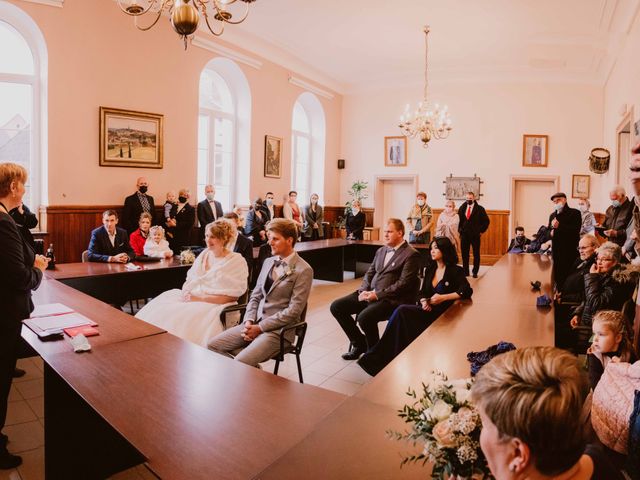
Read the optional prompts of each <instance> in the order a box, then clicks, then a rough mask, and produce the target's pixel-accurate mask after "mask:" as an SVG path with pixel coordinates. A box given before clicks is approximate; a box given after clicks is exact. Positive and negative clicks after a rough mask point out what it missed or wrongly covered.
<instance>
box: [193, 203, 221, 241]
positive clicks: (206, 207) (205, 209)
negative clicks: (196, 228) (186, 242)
mask: <svg viewBox="0 0 640 480" xmlns="http://www.w3.org/2000/svg"><path fill="white" fill-rule="evenodd" d="M213 204H214V205H215V206H216V215H215V218H214V216H213V210H212V209H211V204H210V203H209V200H207V199H206V198H205V199H204V200H202V201H201V202H200V203H198V207H197V214H198V223H200V240H204V234H205V231H204V229H205V227H206V226H207V225H209V224H210V223H211V222H213V221H214V220H215V219H216V218H222V217H223V216H224V212H223V211H222V205H221V204H220V202H219V201H217V200H214V201H213Z"/></svg>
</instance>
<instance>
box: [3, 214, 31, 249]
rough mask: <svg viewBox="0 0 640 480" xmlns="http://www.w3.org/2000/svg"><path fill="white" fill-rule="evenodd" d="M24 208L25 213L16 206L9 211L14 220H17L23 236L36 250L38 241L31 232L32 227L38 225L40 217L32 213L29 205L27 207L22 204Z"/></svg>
mask: <svg viewBox="0 0 640 480" xmlns="http://www.w3.org/2000/svg"><path fill="white" fill-rule="evenodd" d="M22 210H23V212H24V213H20V211H19V210H18V208H17V207H16V208H14V209H13V210H11V211H10V212H9V215H11V218H13V221H14V222H16V225H17V226H18V230H20V234H21V235H22V237H23V238H24V239H25V240H26V241H27V243H28V244H29V245H31V246H32V247H33V248H34V250H35V248H36V242H35V240H34V238H33V234H32V233H31V229H32V228H36V227H37V226H38V217H36V214H35V213H32V212H31V210H29V207H27V206H26V205H22Z"/></svg>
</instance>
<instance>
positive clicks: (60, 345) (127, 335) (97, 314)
mask: <svg viewBox="0 0 640 480" xmlns="http://www.w3.org/2000/svg"><path fill="white" fill-rule="evenodd" d="M33 303H34V304H35V305H44V304H47V303H62V304H64V305H66V306H68V307H70V308H72V309H73V310H75V311H76V312H78V313H81V314H82V315H84V316H85V317H88V318H90V319H91V320H93V321H94V322H96V323H97V324H98V326H97V327H96V328H97V329H98V331H99V332H100V335H97V336H93V337H89V342H90V343H91V346H92V348H94V349H96V348H100V347H101V346H103V345H108V344H110V343H115V342H123V341H126V340H131V339H134V338H140V337H146V336H150V335H157V334H159V333H163V332H164V331H165V330H162V329H160V328H158V327H156V326H154V325H151V324H150V323H147V322H143V321H142V320H138V319H137V318H134V317H132V316H131V315H127V314H126V313H124V312H123V311H121V310H118V309H116V308H114V307H112V306H110V305H107V304H106V303H103V302H101V301H100V300H96V299H95V298H93V297H90V296H89V295H85V294H84V293H82V292H79V291H77V290H75V289H73V288H71V287H68V286H66V285H64V284H62V283H60V282H58V281H56V280H51V279H47V278H43V279H42V283H41V284H40V287H39V288H38V289H37V290H35V291H34V292H33ZM22 337H23V338H24V339H25V340H26V341H27V342H28V343H29V344H30V345H31V346H32V347H33V348H34V349H35V350H36V351H37V352H38V353H39V354H40V355H41V356H42V357H43V358H44V359H45V360H48V358H49V357H50V356H51V355H53V354H56V353H62V352H69V353H73V347H72V346H71V343H70V338H69V337H68V336H67V335H64V337H63V338H62V339H60V340H53V341H42V340H41V339H40V338H39V337H38V336H37V335H36V334H35V333H33V332H32V331H31V329H30V328H29V327H27V326H26V325H23V326H22Z"/></svg>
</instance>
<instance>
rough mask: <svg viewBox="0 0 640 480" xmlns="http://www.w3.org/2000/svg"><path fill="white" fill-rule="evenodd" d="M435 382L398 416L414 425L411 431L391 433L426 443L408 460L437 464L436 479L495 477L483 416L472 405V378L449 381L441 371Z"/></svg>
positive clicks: (411, 395) (397, 436)
mask: <svg viewBox="0 0 640 480" xmlns="http://www.w3.org/2000/svg"><path fill="white" fill-rule="evenodd" d="M433 374H434V377H433V381H432V382H430V383H428V384H426V385H425V384H424V383H423V384H422V390H423V392H422V395H421V396H420V397H419V398H418V396H417V394H416V392H415V390H412V389H409V391H408V392H407V395H409V396H410V397H411V398H413V399H414V402H413V403H412V404H411V405H405V406H404V407H403V408H402V410H399V411H398V414H399V416H400V417H401V418H403V419H404V421H405V422H407V423H411V424H412V428H411V431H410V432H404V433H399V432H390V435H391V436H392V437H394V438H396V439H397V440H410V441H412V442H413V444H414V445H415V444H417V443H424V449H423V451H422V453H420V454H415V455H411V456H408V457H405V458H404V459H403V460H402V465H404V464H406V463H410V462H418V461H420V460H422V463H423V464H424V463H427V462H431V463H432V464H433V471H432V478H438V479H441V480H444V479H448V478H451V477H457V478H460V477H462V478H469V479H470V478H480V479H484V478H493V477H492V476H491V473H490V471H489V467H488V465H487V461H486V459H485V457H484V455H483V453H482V450H481V449H480V430H481V429H482V423H481V422H480V415H479V414H478V411H477V410H476V409H475V407H474V406H473V405H472V404H471V402H470V396H471V392H470V389H471V382H472V380H471V379H468V380H467V379H463V380H455V381H448V379H447V377H446V376H445V375H444V374H443V373H441V372H433Z"/></svg>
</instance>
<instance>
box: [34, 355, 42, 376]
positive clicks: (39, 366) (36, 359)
mask: <svg viewBox="0 0 640 480" xmlns="http://www.w3.org/2000/svg"><path fill="white" fill-rule="evenodd" d="M31 363H33V364H34V365H35V366H36V368H37V369H38V370H40V371H41V372H43V371H44V361H43V360H42V357H41V356H39V355H38V356H37V357H31Z"/></svg>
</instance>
